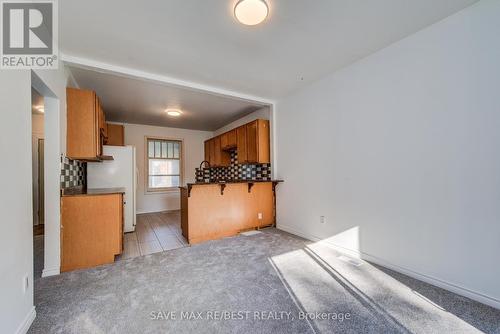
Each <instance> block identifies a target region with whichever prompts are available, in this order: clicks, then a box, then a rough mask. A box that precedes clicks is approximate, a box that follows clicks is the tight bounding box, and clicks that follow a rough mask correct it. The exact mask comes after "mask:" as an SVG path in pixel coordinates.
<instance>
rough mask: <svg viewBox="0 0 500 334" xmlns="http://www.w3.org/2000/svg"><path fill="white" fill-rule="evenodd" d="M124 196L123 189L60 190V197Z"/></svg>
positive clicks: (80, 188) (79, 188)
mask: <svg viewBox="0 0 500 334" xmlns="http://www.w3.org/2000/svg"><path fill="white" fill-rule="evenodd" d="M111 194H125V188H82V187H74V188H66V189H61V196H63V197H64V196H95V195H111Z"/></svg>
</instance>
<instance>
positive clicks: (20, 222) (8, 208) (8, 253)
mask: <svg viewBox="0 0 500 334" xmlns="http://www.w3.org/2000/svg"><path fill="white" fill-rule="evenodd" d="M0 72H1V74H0V90H1V91H2V94H0V106H1V110H0V155H1V156H2V157H3V158H2V165H1V167H0V168H1V173H0V184H1V185H2V187H1V192H0V212H1V213H2V218H1V227H2V233H0V289H1V290H0V291H1V293H0V294H1V296H2V297H1V298H0V332H2V333H14V332H16V331H17V330H18V328H19V326H20V325H21V324H22V323H23V322H25V319H29V318H30V317H32V316H33V315H34V307H33V244H32V243H33V239H32V235H33V219H32V198H31V88H30V73H29V71H12V70H10V71H9V70H0ZM13 87H15V89H13ZM24 276H28V277H29V280H30V281H29V283H30V286H29V289H28V290H27V291H26V292H23V277H24Z"/></svg>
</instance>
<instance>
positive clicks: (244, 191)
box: [181, 182, 275, 244]
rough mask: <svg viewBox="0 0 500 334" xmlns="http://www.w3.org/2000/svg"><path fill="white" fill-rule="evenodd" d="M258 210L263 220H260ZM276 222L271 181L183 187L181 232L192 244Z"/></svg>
mask: <svg viewBox="0 0 500 334" xmlns="http://www.w3.org/2000/svg"><path fill="white" fill-rule="evenodd" d="M259 213H260V214H261V215H262V216H261V217H262V219H259ZM274 222H275V215H274V192H273V184H272V182H258V183H254V184H252V185H251V188H250V190H249V185H248V183H228V184H227V185H225V187H224V189H223V194H222V195H221V186H220V185H219V184H206V185H205V184H200V185H193V186H192V188H191V190H190V191H188V189H187V188H181V228H182V235H183V236H184V237H185V238H186V239H187V240H188V242H189V243H190V244H196V243H200V242H203V241H207V240H215V239H219V238H223V237H228V236H232V235H236V234H238V233H239V232H241V231H247V230H252V229H256V228H260V227H264V226H270V225H272V224H274Z"/></svg>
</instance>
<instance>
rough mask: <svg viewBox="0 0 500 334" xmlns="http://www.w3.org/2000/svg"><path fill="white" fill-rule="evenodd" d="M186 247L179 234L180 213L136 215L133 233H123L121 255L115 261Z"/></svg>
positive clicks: (180, 233)
mask: <svg viewBox="0 0 500 334" xmlns="http://www.w3.org/2000/svg"><path fill="white" fill-rule="evenodd" d="M186 246H188V243H187V241H186V239H185V238H184V237H183V236H182V232H181V216H180V211H173V212H158V213H146V214H140V215H137V225H136V227H135V232H131V233H125V236H124V240H123V247H124V250H123V254H121V255H120V256H119V257H118V258H117V260H125V259H130V258H133V257H137V256H142V255H147V254H153V253H158V252H163V251H168V250H172V249H177V248H181V247H186Z"/></svg>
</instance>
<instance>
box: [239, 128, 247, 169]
mask: <svg viewBox="0 0 500 334" xmlns="http://www.w3.org/2000/svg"><path fill="white" fill-rule="evenodd" d="M236 134H237V136H236V150H237V151H238V163H240V164H242V163H246V162H247V160H248V159H247V128H246V126H245V125H243V126H240V127H239V128H237V129H236Z"/></svg>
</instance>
